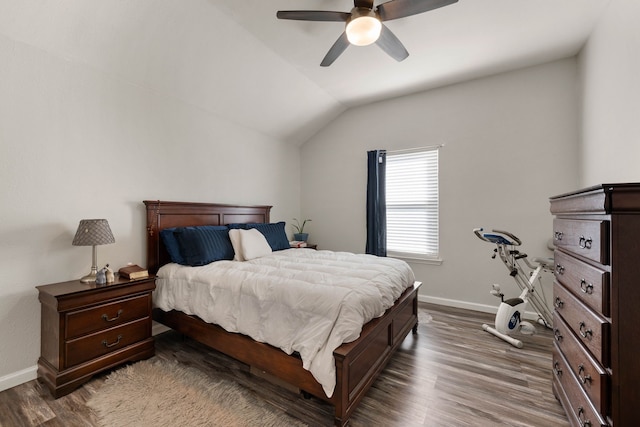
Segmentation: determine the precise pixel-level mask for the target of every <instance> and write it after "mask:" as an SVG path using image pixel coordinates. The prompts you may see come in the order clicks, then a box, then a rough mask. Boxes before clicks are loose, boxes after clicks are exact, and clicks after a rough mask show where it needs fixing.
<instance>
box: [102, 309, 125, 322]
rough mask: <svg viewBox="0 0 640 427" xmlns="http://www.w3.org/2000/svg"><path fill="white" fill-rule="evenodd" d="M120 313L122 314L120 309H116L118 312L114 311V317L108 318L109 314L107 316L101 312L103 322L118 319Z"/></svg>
mask: <svg viewBox="0 0 640 427" xmlns="http://www.w3.org/2000/svg"><path fill="white" fill-rule="evenodd" d="M121 314H122V309H120V310H118V312H117V313H116V317H112V318H109V316H107V315H106V314H103V315H102V320H104V321H105V322H113V321H114V320H118V319H119V318H120V315H121Z"/></svg>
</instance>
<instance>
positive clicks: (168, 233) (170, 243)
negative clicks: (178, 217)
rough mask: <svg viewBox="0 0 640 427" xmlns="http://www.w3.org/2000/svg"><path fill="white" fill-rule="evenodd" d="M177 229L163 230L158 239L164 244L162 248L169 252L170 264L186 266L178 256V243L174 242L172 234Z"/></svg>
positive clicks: (180, 256) (179, 255)
mask: <svg viewBox="0 0 640 427" xmlns="http://www.w3.org/2000/svg"><path fill="white" fill-rule="evenodd" d="M176 230H177V228H175V227H173V228H165V229H164V230H162V231H161V232H160V237H161V238H162V242H163V243H164V247H165V249H166V250H167V252H169V258H171V262H175V263H177V264H183V265H184V264H186V261H185V260H184V258H183V257H182V255H181V254H180V246H179V245H178V241H177V240H176V238H175V236H174V235H173V232H174V231H176Z"/></svg>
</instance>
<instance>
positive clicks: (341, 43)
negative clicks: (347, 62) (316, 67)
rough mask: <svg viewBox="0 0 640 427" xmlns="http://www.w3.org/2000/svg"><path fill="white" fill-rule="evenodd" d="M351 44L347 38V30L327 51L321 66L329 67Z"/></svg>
mask: <svg viewBox="0 0 640 427" xmlns="http://www.w3.org/2000/svg"><path fill="white" fill-rule="evenodd" d="M349 44H350V43H349V39H347V33H346V31H345V32H343V33H342V35H341V36H340V37H338V40H336V42H335V43H334V44H333V46H331V49H329V52H327V54H326V55H325V57H324V59H323V60H322V62H321V63H320V66H321V67H328V66H329V65H331V64H333V61H335V60H336V59H338V56H340V55H341V54H342V52H344V51H345V49H346V48H347V47H349Z"/></svg>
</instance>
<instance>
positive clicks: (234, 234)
mask: <svg viewBox="0 0 640 427" xmlns="http://www.w3.org/2000/svg"><path fill="white" fill-rule="evenodd" d="M229 239H230V240H231V246H233V252H234V256H233V260H234V261H244V260H245V259H244V257H243V256H242V245H241V244H240V230H239V229H238V228H232V229H230V230H229Z"/></svg>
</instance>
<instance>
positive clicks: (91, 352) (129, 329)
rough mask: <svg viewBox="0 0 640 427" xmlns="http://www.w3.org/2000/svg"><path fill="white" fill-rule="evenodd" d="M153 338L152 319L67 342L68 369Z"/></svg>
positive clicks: (65, 346) (137, 321)
mask: <svg viewBox="0 0 640 427" xmlns="http://www.w3.org/2000/svg"><path fill="white" fill-rule="evenodd" d="M150 336H151V319H150V318H149V317H146V318H144V319H140V320H136V321H134V322H132V323H127V324H124V325H120V326H118V327H115V328H111V329H108V330H106V331H100V332H96V333H94V334H92V335H88V336H85V337H82V338H78V339H75V340H69V341H67V342H65V345H64V348H65V354H66V366H65V367H66V368H69V367H71V366H74V365H78V364H80V363H82V362H86V361H88V360H91V359H95V358H96V357H99V356H102V355H105V354H107V353H110V352H112V351H116V350H119V349H121V348H124V347H126V346H128V345H130V344H134V343H137V342H139V341H142V340H144V339H145V338H148V337H150Z"/></svg>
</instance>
